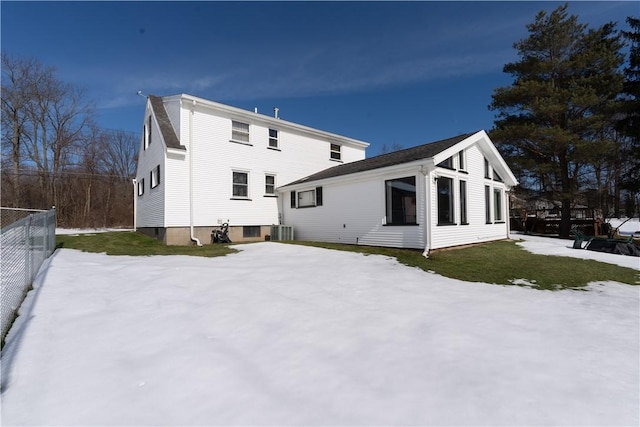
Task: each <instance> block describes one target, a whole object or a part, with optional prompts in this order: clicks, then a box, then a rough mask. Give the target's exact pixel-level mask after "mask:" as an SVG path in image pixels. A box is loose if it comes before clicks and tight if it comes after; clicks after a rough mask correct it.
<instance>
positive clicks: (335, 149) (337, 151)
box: [330, 144, 342, 160]
mask: <svg viewBox="0 0 640 427" xmlns="http://www.w3.org/2000/svg"><path fill="white" fill-rule="evenodd" d="M330 158H331V160H342V152H341V147H340V145H339V144H331V152H330Z"/></svg>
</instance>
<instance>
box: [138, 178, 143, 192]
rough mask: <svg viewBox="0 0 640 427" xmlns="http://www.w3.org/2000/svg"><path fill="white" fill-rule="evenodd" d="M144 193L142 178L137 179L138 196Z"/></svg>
mask: <svg viewBox="0 0 640 427" xmlns="http://www.w3.org/2000/svg"><path fill="white" fill-rule="evenodd" d="M143 194H144V178H142V179H141V180H140V181H138V196H142V195H143Z"/></svg>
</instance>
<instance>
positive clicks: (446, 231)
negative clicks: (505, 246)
mask: <svg viewBox="0 0 640 427" xmlns="http://www.w3.org/2000/svg"><path fill="white" fill-rule="evenodd" d="M466 158H467V172H468V173H467V174H464V173H460V172H457V171H449V170H446V169H442V168H436V170H435V171H434V172H433V173H432V178H433V177H434V176H435V174H437V175H439V176H448V177H451V178H454V189H455V197H454V200H455V208H454V209H455V215H456V222H457V224H455V225H438V203H437V193H436V191H435V184H434V191H432V193H431V196H430V204H429V205H430V209H431V218H433V220H432V223H433V225H432V231H431V240H432V241H431V245H430V247H431V249H438V248H445V247H450V246H458V245H465V244H471V243H478V242H486V241H491V240H498V239H504V238H507V223H506V221H508V217H507V216H506V211H505V207H506V200H503V204H502V206H503V211H504V212H505V213H504V214H503V218H504V219H505V221H504V222H503V223H501V224H487V223H486V219H485V199H484V191H485V190H484V187H485V184H486V185H490V186H491V188H492V189H493V188H494V187H498V188H502V189H503V197H506V196H505V192H504V187H505V186H504V184H502V183H499V182H496V181H493V180H490V179H488V180H487V179H485V178H484V155H483V154H482V152H481V150H480V149H479V147H478V145H472V146H471V147H469V148H468V149H467V156H466ZM461 179H462V180H465V181H467V220H468V224H466V225H463V224H460V197H459V191H460V186H459V182H460V180H461ZM492 191H493V190H492Z"/></svg>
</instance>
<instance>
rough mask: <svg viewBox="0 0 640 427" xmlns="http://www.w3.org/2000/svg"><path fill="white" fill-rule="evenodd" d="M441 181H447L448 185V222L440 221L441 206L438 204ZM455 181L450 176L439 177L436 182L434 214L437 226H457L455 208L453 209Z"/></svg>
mask: <svg viewBox="0 0 640 427" xmlns="http://www.w3.org/2000/svg"><path fill="white" fill-rule="evenodd" d="M442 180H447V181H448V182H449V183H450V185H449V197H448V205H449V206H448V207H449V218H448V221H441V215H440V211H441V204H440V183H441V182H443V181H442ZM454 183H455V179H454V178H452V177H450V176H439V177H438V180H437V182H436V195H437V197H436V212H437V215H438V225H457V223H456V208H455V185H454Z"/></svg>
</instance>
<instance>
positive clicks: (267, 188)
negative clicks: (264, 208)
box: [264, 174, 276, 196]
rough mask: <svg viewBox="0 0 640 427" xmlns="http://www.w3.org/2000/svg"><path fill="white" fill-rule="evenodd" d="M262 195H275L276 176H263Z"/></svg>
mask: <svg viewBox="0 0 640 427" xmlns="http://www.w3.org/2000/svg"><path fill="white" fill-rule="evenodd" d="M264 194H265V196H275V195H276V176H275V175H270V174H266V175H265V176H264Z"/></svg>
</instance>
